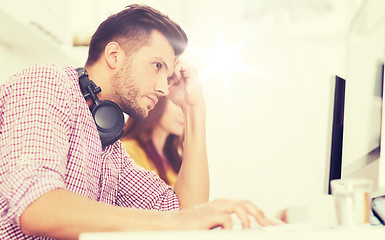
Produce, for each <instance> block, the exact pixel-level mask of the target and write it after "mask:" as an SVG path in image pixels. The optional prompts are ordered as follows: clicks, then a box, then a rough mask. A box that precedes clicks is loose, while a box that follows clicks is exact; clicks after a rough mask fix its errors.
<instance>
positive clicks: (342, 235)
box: [79, 226, 385, 240]
mask: <svg viewBox="0 0 385 240" xmlns="http://www.w3.org/2000/svg"><path fill="white" fill-rule="evenodd" d="M91 239H92V240H102V239H103V240H105V239H108V240H132V239H135V240H163V239H164V240H166V239H167V240H173V239H175V240H182V239H183V240H192V239H194V240H195V239H198V240H209V239H210V240H212V239H215V240H217V239H220V240H251V239H263V240H271V239H280V240H282V239H296V240H301V239H306V240H308V239H312V240H314V239H327V240H331V239H338V240H341V239H347V240H352V239H357V240H358V239H360V240H363V239H368V240H373V239H375V240H377V239H378V240H380V239H381V240H383V239H385V227H383V226H376V227H374V226H363V227H356V228H328V229H324V230H311V229H301V230H294V231H279V232H277V231H265V230H205V231H147V232H110V233H83V234H81V235H80V237H79V240H91Z"/></svg>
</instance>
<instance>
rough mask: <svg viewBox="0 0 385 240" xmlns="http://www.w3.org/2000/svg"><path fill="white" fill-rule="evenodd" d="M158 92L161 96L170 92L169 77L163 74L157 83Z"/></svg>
mask: <svg viewBox="0 0 385 240" xmlns="http://www.w3.org/2000/svg"><path fill="white" fill-rule="evenodd" d="M156 92H157V93H158V95H159V97H163V96H167V95H168V94H169V84H168V77H167V76H162V77H161V78H160V79H159V80H158V82H157V85H156Z"/></svg>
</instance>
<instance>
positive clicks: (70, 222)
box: [20, 189, 268, 239]
mask: <svg viewBox="0 0 385 240" xmlns="http://www.w3.org/2000/svg"><path fill="white" fill-rule="evenodd" d="M233 213H234V214H236V215H237V216H238V217H239V218H240V219H241V221H242V223H243V226H244V228H249V227H250V222H249V216H252V217H254V218H255V219H256V220H257V221H258V222H259V223H260V224H261V225H262V226H266V225H268V222H267V220H266V218H265V217H264V215H263V213H262V211H261V210H259V208H257V207H256V206H255V205H254V204H253V203H251V202H249V201H235V200H216V201H214V202H210V203H206V204H203V205H200V206H197V207H194V208H188V209H185V210H183V211H166V212H162V211H154V210H140V209H134V208H122V207H116V206H112V205H107V204H104V203H100V202H97V201H94V200H90V199H88V198H85V197H82V196H80V195H77V194H74V193H72V192H69V191H67V190H64V189H57V190H53V191H51V192H48V193H46V194H44V195H43V196H41V197H40V198H38V199H37V200H35V201H34V202H33V203H32V204H31V205H29V206H28V207H27V208H26V210H25V211H24V212H23V214H22V215H21V218H20V222H21V229H22V231H23V233H24V234H27V235H36V236H45V237H50V238H57V239H77V238H78V236H79V234H80V233H82V232H102V231H132V230H135V231H146V230H183V229H184V230H188V229H189V230H194V229H211V228H214V227H218V226H221V227H222V228H224V229H230V228H232V222H231V214H233Z"/></svg>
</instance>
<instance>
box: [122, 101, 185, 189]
mask: <svg viewBox="0 0 385 240" xmlns="http://www.w3.org/2000/svg"><path fill="white" fill-rule="evenodd" d="M184 127H185V124H184V115H183V112H182V110H181V108H180V107H178V106H177V105H175V104H174V103H173V102H171V101H170V100H169V99H168V98H166V97H162V98H160V99H159V102H158V104H157V105H156V106H155V108H154V109H153V110H152V111H150V112H149V115H148V117H147V118H145V119H143V120H141V121H135V120H134V119H132V118H129V119H128V121H127V122H126V127H125V129H124V130H125V131H124V135H123V136H122V138H121V139H120V140H121V141H122V144H123V146H124V148H125V149H126V150H127V152H128V154H129V155H130V156H131V158H132V159H134V160H135V162H136V163H137V164H138V165H140V166H142V167H144V168H145V169H147V170H150V171H155V172H156V173H157V174H158V175H159V176H160V177H161V178H162V179H163V180H164V181H165V182H166V183H167V184H169V185H170V186H172V187H174V184H175V180H176V177H177V175H178V172H179V169H180V166H181V163H182V144H183V134H184Z"/></svg>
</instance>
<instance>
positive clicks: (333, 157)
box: [327, 76, 346, 194]
mask: <svg viewBox="0 0 385 240" xmlns="http://www.w3.org/2000/svg"><path fill="white" fill-rule="evenodd" d="M345 86H346V81H345V79H343V78H341V77H339V76H335V83H334V95H333V96H334V101H333V122H332V137H331V149H330V164H329V168H327V171H328V172H327V176H328V177H327V192H328V194H331V187H330V181H332V180H334V179H340V178H341V173H342V143H343V130H344V107H345Z"/></svg>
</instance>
